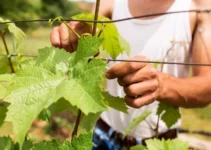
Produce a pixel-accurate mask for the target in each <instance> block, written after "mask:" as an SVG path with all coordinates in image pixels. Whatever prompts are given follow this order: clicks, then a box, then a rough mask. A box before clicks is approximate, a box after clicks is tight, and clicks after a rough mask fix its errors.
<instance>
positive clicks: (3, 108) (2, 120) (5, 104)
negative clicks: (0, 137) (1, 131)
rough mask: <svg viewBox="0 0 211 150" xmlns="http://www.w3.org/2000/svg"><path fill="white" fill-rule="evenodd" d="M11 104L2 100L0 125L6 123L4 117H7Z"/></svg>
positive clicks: (0, 103)
mask: <svg viewBox="0 0 211 150" xmlns="http://www.w3.org/2000/svg"><path fill="white" fill-rule="evenodd" d="M8 106H9V104H8V103H5V102H2V101H1V100H0V127H1V126H2V124H3V123H4V119H5V117H6V112H7V107H8Z"/></svg>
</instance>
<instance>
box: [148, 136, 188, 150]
mask: <svg viewBox="0 0 211 150" xmlns="http://www.w3.org/2000/svg"><path fill="white" fill-rule="evenodd" d="M146 145H147V149H148V150H158V149H159V150H188V146H189V145H188V142H183V141H180V140H178V139H174V140H166V141H165V140H164V139H162V140H158V139H150V140H147V141H146Z"/></svg>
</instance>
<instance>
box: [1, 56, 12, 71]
mask: <svg viewBox="0 0 211 150" xmlns="http://www.w3.org/2000/svg"><path fill="white" fill-rule="evenodd" d="M0 62H1V63H0V74H4V73H9V72H11V69H10V65H9V61H8V58H7V56H0Z"/></svg>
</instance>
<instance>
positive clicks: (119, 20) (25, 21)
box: [0, 9, 211, 24]
mask: <svg viewBox="0 0 211 150" xmlns="http://www.w3.org/2000/svg"><path fill="white" fill-rule="evenodd" d="M210 12H211V9H192V10H182V11H172V12H164V13H163V12H162V13H156V14H147V15H141V16H134V17H128V18H123V19H116V20H109V21H94V20H81V19H72V18H70V19H62V20H61V21H80V22H91V23H115V22H122V21H127V20H132V19H138V18H147V17H156V16H162V15H171V14H177V13H210ZM49 20H50V19H34V20H14V21H5V22H0V24H7V23H27V22H28V23H30V22H31V23H32V22H48V21H49Z"/></svg>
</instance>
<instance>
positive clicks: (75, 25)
mask: <svg viewBox="0 0 211 150" xmlns="http://www.w3.org/2000/svg"><path fill="white" fill-rule="evenodd" d="M69 25H70V27H71V28H72V29H73V30H75V31H76V32H77V33H78V34H79V35H81V34H83V33H89V32H90V26H89V25H87V24H84V23H79V22H70V23H69ZM50 40H51V43H52V45H53V46H55V47H58V48H64V49H65V50H66V51H68V52H73V51H75V50H76V48H77V43H78V37H77V36H76V35H75V34H74V33H73V32H72V31H70V30H68V28H67V26H66V25H65V24H64V23H62V24H61V25H60V26H58V27H55V28H54V29H53V30H52V32H51V35H50Z"/></svg>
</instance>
